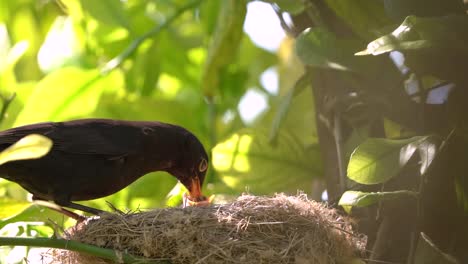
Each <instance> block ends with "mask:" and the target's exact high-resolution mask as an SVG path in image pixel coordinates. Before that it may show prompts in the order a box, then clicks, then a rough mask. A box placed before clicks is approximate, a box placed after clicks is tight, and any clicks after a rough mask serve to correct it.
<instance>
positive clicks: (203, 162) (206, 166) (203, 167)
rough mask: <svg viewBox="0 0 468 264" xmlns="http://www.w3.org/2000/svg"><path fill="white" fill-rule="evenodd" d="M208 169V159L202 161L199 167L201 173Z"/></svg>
mask: <svg viewBox="0 0 468 264" xmlns="http://www.w3.org/2000/svg"><path fill="white" fill-rule="evenodd" d="M206 169H208V161H206V159H202V160H201V161H200V164H199V165H198V170H199V171H200V172H204V171H206Z"/></svg>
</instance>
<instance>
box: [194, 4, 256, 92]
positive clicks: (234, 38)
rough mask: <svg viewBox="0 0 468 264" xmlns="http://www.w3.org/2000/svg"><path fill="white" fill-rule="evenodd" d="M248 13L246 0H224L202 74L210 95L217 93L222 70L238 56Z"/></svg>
mask: <svg viewBox="0 0 468 264" xmlns="http://www.w3.org/2000/svg"><path fill="white" fill-rule="evenodd" d="M246 13H247V1H246V0H227V1H223V5H222V6H221V11H220V14H219V16H218V23H217V27H216V30H215V32H214V34H213V39H212V41H211V44H210V47H209V49H208V57H207V59H206V63H205V67H204V69H203V74H202V88H203V91H204V94H205V95H206V96H208V97H211V96H214V95H216V94H217V92H218V91H217V89H218V87H219V85H220V79H219V75H220V73H221V71H222V70H223V68H224V67H226V66H227V65H229V64H230V63H232V62H233V61H234V59H235V58H236V54H237V50H238V47H239V45H240V43H241V40H242V36H243V26H244V20H245V15H246Z"/></svg>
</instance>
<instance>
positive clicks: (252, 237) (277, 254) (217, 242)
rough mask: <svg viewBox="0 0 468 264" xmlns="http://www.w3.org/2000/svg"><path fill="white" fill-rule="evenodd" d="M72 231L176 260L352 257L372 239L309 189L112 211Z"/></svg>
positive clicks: (73, 256) (81, 258) (77, 258)
mask: <svg viewBox="0 0 468 264" xmlns="http://www.w3.org/2000/svg"><path fill="white" fill-rule="evenodd" d="M70 239H74V240H78V241H81V242H84V243H88V244H93V245H97V246H101V247H106V248H113V249H116V250H118V251H122V252H127V253H131V254H134V255H137V256H143V257H146V258H151V259H162V260H170V262H171V263H247V264H248V263H320V264H321V263H350V262H351V260H352V259H355V258H356V257H358V256H359V255H360V253H361V252H362V251H363V249H364V246H365V239H364V238H363V237H361V236H359V235H357V234H355V233H354V232H353V229H352V225H351V224H350V221H349V220H348V219H347V218H346V217H343V216H341V215H339V214H338V213H337V212H336V210H333V209H330V208H328V207H327V206H325V205H324V204H321V203H318V202H314V201H310V200H308V199H307V196H306V195H304V194H301V195H297V196H287V195H283V194H278V195H276V196H274V197H258V196H252V195H243V196H240V197H239V198H238V199H237V200H235V201H234V202H232V203H229V204H224V205H213V206H209V207H190V208H184V209H182V208H166V209H156V210H152V211H148V212H141V213H136V214H110V213H109V214H104V215H102V216H101V217H100V218H99V219H95V220H90V221H89V222H88V223H86V224H85V225H82V226H81V227H80V228H79V229H77V230H75V231H74V232H73V233H72V234H71V237H70ZM65 252H67V251H65ZM63 253H64V252H62V254H60V255H61V259H62V260H63V257H66V259H67V261H71V260H73V261H74V262H72V263H98V260H97V259H93V258H90V257H89V256H85V255H81V254H79V253H75V252H67V253H66V255H65V256H64V255H63Z"/></svg>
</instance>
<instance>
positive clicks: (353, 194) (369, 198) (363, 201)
mask: <svg viewBox="0 0 468 264" xmlns="http://www.w3.org/2000/svg"><path fill="white" fill-rule="evenodd" d="M417 195H418V194H417V193H416V192H412V191H406V190H402V191H393V192H359V191H346V192H345V193H343V195H342V196H341V198H340V201H339V202H338V205H341V206H343V208H344V209H345V210H346V212H348V213H350V212H351V208H352V207H353V206H357V207H366V206H369V205H372V204H375V203H378V202H380V201H387V200H393V199H401V198H409V197H411V198H416V197H417Z"/></svg>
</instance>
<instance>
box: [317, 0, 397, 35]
mask: <svg viewBox="0 0 468 264" xmlns="http://www.w3.org/2000/svg"><path fill="white" fill-rule="evenodd" d="M405 1H406V0H405ZM325 2H326V3H327V4H328V6H329V7H330V8H331V9H332V10H333V11H334V12H335V13H336V14H337V15H338V16H339V17H340V18H342V19H343V20H344V21H345V22H346V23H347V24H348V25H349V26H350V27H351V28H352V29H353V31H354V32H355V33H357V34H358V35H359V36H360V37H361V38H363V39H365V40H369V39H372V38H373V37H375V36H378V35H380V34H379V32H378V30H380V29H381V28H383V27H385V26H386V25H388V24H391V21H390V19H389V18H388V17H387V16H386V15H385V10H384V7H383V5H382V3H380V2H379V1H375V0H360V1H342V0H325Z"/></svg>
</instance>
